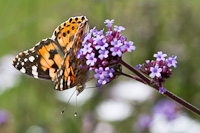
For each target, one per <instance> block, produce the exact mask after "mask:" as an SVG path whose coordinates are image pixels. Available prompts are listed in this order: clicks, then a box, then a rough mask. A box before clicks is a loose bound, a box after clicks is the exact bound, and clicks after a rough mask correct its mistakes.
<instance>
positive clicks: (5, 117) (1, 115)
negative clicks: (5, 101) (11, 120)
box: [0, 110, 8, 126]
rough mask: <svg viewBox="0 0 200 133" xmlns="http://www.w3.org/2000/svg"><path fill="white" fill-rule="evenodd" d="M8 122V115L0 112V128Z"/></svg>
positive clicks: (2, 111) (3, 111)
mask: <svg viewBox="0 0 200 133" xmlns="http://www.w3.org/2000/svg"><path fill="white" fill-rule="evenodd" d="M7 121H8V113H7V112H6V111H5V110H0V126H1V125H2V124H4V123H6V122H7Z"/></svg>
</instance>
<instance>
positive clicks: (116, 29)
mask: <svg viewBox="0 0 200 133" xmlns="http://www.w3.org/2000/svg"><path fill="white" fill-rule="evenodd" d="M114 27H115V28H114V30H115V31H117V32H121V31H122V30H125V28H124V27H123V26H117V25H115V26H114Z"/></svg>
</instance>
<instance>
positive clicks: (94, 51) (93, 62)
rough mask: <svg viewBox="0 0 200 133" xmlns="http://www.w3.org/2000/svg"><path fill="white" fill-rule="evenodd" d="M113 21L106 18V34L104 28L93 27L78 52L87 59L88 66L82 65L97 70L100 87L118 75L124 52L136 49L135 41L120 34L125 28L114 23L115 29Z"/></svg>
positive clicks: (96, 75)
mask: <svg viewBox="0 0 200 133" xmlns="http://www.w3.org/2000/svg"><path fill="white" fill-rule="evenodd" d="M113 22H114V20H108V19H107V20H105V22H104V23H105V24H106V26H107V27H108V28H109V31H107V32H105V34H104V29H103V30H100V31H98V30H97V29H96V27H94V28H93V29H91V30H90V32H89V33H88V34H87V35H86V36H85V37H84V40H83V42H82V48H81V49H80V50H79V51H78V53H77V58H79V59H84V60H86V65H87V66H80V67H82V68H83V69H88V70H90V71H95V75H94V77H95V78H96V79H97V84H96V86H97V87H99V88H101V86H102V85H105V84H107V83H109V82H110V81H111V80H112V79H114V78H115V77H116V76H117V72H116V70H119V69H120V68H121V66H120V64H119V63H118V62H119V60H120V59H121V57H122V54H123V53H125V52H132V51H133V50H136V47H135V46H134V45H133V42H132V41H129V42H128V41H127V38H126V37H124V36H122V35H121V34H120V32H121V31H123V30H125V28H124V27H122V26H117V25H114V29H113V28H112V24H113Z"/></svg>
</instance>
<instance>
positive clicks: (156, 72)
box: [149, 65, 162, 79]
mask: <svg viewBox="0 0 200 133" xmlns="http://www.w3.org/2000/svg"><path fill="white" fill-rule="evenodd" d="M150 71H151V73H150V74H149V77H151V78H152V79H153V78H154V77H155V76H156V77H158V78H159V77H160V76H161V74H160V72H162V68H159V67H158V65H156V66H155V67H151V68H150Z"/></svg>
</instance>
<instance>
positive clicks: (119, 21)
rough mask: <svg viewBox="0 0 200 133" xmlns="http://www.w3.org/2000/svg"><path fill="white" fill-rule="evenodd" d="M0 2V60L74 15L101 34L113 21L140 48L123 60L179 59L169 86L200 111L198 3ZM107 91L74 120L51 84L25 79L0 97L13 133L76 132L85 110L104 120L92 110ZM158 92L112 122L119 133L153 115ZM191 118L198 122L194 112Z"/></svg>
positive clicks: (182, 0)
mask: <svg viewBox="0 0 200 133" xmlns="http://www.w3.org/2000/svg"><path fill="white" fill-rule="evenodd" d="M0 3H1V4H0V19H1V21H0V57H2V56H4V55H6V54H13V55H16V54H18V53H19V52H21V51H23V50H26V49H29V48H31V47H33V46H34V45H35V44H36V43H37V42H39V41H40V40H42V39H44V38H47V37H50V36H51V35H52V33H53V31H54V29H55V28H56V27H57V26H58V25H59V24H61V23H62V22H63V21H66V20H67V19H68V18H69V17H71V16H77V15H86V16H87V18H88V19H89V25H90V27H91V28H92V27H94V26H97V29H99V30H100V29H102V28H104V23H103V22H104V20H105V19H115V24H116V25H122V26H124V27H125V28H126V30H125V31H123V35H124V36H126V37H127V38H128V40H131V41H134V44H135V46H136V47H137V50H136V51H135V52H133V53H129V54H125V55H124V57H123V58H124V60H126V61H127V62H128V63H130V64H131V65H133V66H135V65H137V64H139V63H143V62H144V61H145V60H146V59H153V58H152V57H153V54H154V53H156V52H157V51H159V50H162V51H163V52H165V53H167V54H168V55H169V56H171V55H177V56H178V58H177V60H178V67H177V69H174V72H173V75H172V78H171V79H170V80H167V82H166V84H165V87H166V88H167V89H169V90H170V91H172V92H173V93H175V94H176V95H178V96H180V97H182V98H184V99H185V100H187V101H189V102H190V103H192V104H194V105H195V106H197V107H198V108H200V104H199V101H200V91H199V89H200V82H199V79H200V76H199V75H200V68H199V66H200V14H199V12H200V1H198V0H190V1H188V0H123V1H122V0H84V1H83V0H73V1H70V0H57V1H55V0H49V1H41V0H27V1H25V0H1V2H0ZM124 71H125V72H127V73H128V70H126V69H125V70H124ZM120 80H127V79H126V78H124V77H119V78H118V79H117V80H116V81H120ZM116 81H113V82H112V83H111V84H115V82H116ZM10 82H12V81H10ZM96 91H97V89H96ZM108 91H109V86H107V88H106V87H105V89H103V91H102V92H98V93H96V94H95V96H94V97H93V98H91V99H90V100H89V101H88V102H87V103H86V104H84V105H83V106H81V107H78V110H79V115H78V117H76V118H74V117H73V111H66V113H65V114H64V115H60V111H61V109H62V108H63V107H64V106H65V105H66V103H62V102H60V101H58V100H57V99H56V98H55V95H54V92H55V90H54V89H53V83H51V82H48V81H44V80H37V79H33V78H29V77H28V76H23V77H22V79H21V80H20V83H19V84H18V85H16V86H15V87H13V88H12V89H10V90H9V91H5V92H4V93H3V94H1V95H0V101H1V102H0V108H2V109H7V110H9V111H10V113H11V118H12V119H11V123H10V125H9V129H10V130H11V131H10V132H17V133H23V132H26V131H27V129H28V128H29V127H30V126H32V125H39V126H41V127H43V128H44V129H45V130H46V131H47V132H49V133H54V132H57V133H64V132H68V133H76V132H77V133H78V132H81V130H82V129H81V128H82V119H83V118H82V117H83V116H84V114H85V113H86V112H92V114H93V115H94V118H96V121H95V123H98V122H99V121H101V120H98V118H97V117H96V115H95V112H94V110H95V107H96V106H97V105H98V103H100V102H101V101H102V100H103V99H105V98H106V97H107V95H106V94H107V92H108ZM127 93H128V92H127ZM155 93H156V95H154V96H155V97H154V98H153V99H154V100H152V101H147V102H145V103H144V104H142V105H139V107H138V110H136V113H134V114H133V115H132V116H131V117H130V118H128V119H126V120H125V121H122V122H113V123H111V124H112V125H113V126H114V127H115V129H116V132H117V133H122V132H126V133H128V132H133V129H132V128H133V123H134V121H135V119H136V117H137V114H139V112H140V111H146V112H148V111H150V108H151V107H152V105H153V104H154V103H155V102H156V100H158V99H159V98H162V97H163V96H162V95H160V94H157V92H155ZM73 108H75V107H72V110H73ZM188 113H189V112H188ZM190 115H191V117H193V118H194V119H198V120H200V119H199V118H198V117H197V116H196V115H194V114H193V113H190ZM125 129H126V130H125Z"/></svg>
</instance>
